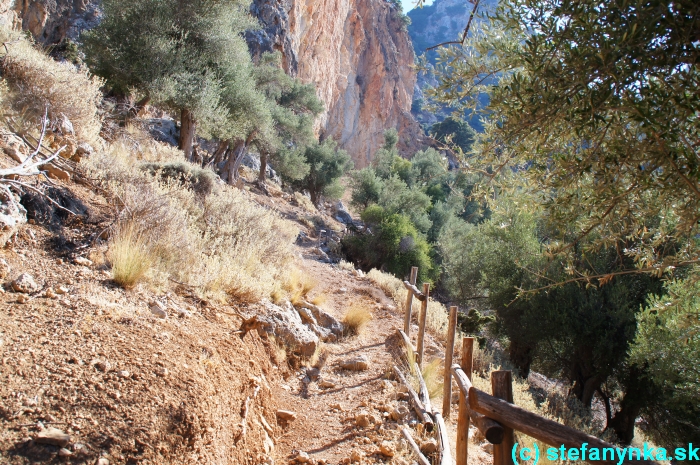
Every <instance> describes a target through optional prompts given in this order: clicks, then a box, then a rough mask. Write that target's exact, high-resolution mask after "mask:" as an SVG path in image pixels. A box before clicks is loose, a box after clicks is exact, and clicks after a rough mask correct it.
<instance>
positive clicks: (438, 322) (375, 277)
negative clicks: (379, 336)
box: [367, 269, 449, 342]
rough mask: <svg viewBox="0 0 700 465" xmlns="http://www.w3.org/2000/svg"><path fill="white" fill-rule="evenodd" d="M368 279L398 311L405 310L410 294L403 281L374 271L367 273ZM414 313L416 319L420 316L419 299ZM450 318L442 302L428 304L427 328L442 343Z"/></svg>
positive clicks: (413, 310)
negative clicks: (389, 298)
mask: <svg viewBox="0 0 700 465" xmlns="http://www.w3.org/2000/svg"><path fill="white" fill-rule="evenodd" d="M367 277H368V278H369V279H370V281H372V282H373V283H374V284H376V285H377V286H378V287H379V288H380V289H381V290H383V291H384V293H385V294H386V295H388V296H389V297H391V298H392V300H393V301H394V303H395V304H396V307H397V308H398V309H401V310H402V309H403V307H404V305H405V304H406V294H407V292H408V291H407V290H406V288H405V287H404V285H403V281H401V280H400V279H398V278H397V277H395V276H394V275H391V274H389V273H384V272H383V271H379V270H374V269H373V270H370V271H369V273H367ZM412 312H413V315H415V316H416V317H418V315H419V314H420V301H419V300H418V299H413V305H412ZM448 316H449V315H448V312H447V309H446V308H445V306H444V305H442V304H441V303H440V302H436V301H434V300H430V301H429V302H428V314H427V315H426V317H425V327H426V329H427V330H428V332H429V333H430V334H432V335H433V336H434V337H435V338H436V339H438V340H440V341H442V342H445V334H446V332H447V327H448V326H449V321H448Z"/></svg>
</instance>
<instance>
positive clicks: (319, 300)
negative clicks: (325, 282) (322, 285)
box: [311, 294, 328, 307]
mask: <svg viewBox="0 0 700 465" xmlns="http://www.w3.org/2000/svg"><path fill="white" fill-rule="evenodd" d="M327 301H328V296H327V295H326V294H317V295H315V296H313V298H312V299H311V303H312V304H314V305H316V306H317V307H320V306H321V305H323V304H325V303H326V302H327Z"/></svg>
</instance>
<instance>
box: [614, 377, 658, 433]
mask: <svg viewBox="0 0 700 465" xmlns="http://www.w3.org/2000/svg"><path fill="white" fill-rule="evenodd" d="M628 370H629V371H628V373H627V377H626V378H627V379H625V380H624V383H623V384H624V386H625V389H624V392H625V395H624V397H623V398H622V402H620V410H619V411H618V412H617V413H616V414H615V416H614V417H613V418H612V420H610V421H609V422H608V428H612V429H613V431H615V434H616V435H617V437H618V438H619V439H620V441H621V442H622V443H623V444H630V443H631V442H632V439H634V423H635V422H636V421H637V417H638V416H639V413H640V412H641V410H642V408H643V407H645V406H646V405H649V404H650V403H651V402H652V399H654V397H655V396H658V395H660V393H659V392H658V391H657V389H658V388H656V387H655V385H654V384H653V383H652V382H651V381H650V380H649V377H648V376H647V374H646V373H645V370H644V368H641V367H638V366H631V367H629V368H628Z"/></svg>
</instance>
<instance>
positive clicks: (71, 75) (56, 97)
mask: <svg viewBox="0 0 700 465" xmlns="http://www.w3.org/2000/svg"><path fill="white" fill-rule="evenodd" d="M0 42H3V43H5V44H7V51H6V50H5V48H3V49H2V50H1V52H2V53H3V54H4V56H3V61H2V73H3V77H4V78H5V79H6V80H7V82H8V83H9V85H10V86H9V89H10V96H9V97H10V100H11V103H12V105H13V106H14V107H15V108H16V109H17V110H19V111H21V112H22V113H23V114H24V115H25V117H28V119H29V120H30V121H31V122H33V123H35V124H36V123H37V122H38V121H39V120H40V119H41V117H42V116H43V115H44V111H45V110H46V108H47V107H48V114H49V119H50V120H51V123H52V124H54V125H57V124H58V123H59V122H60V121H61V120H62V119H64V118H67V119H68V120H70V122H71V123H72V124H73V129H74V130H75V135H76V136H77V137H78V138H79V139H81V140H84V141H86V142H90V143H95V142H96V141H97V140H98V137H99V134H100V129H101V127H102V122H101V120H100V117H99V116H98V105H99V104H100V102H101V101H102V92H101V90H100V88H101V87H102V85H103V82H102V80H101V79H99V78H97V77H94V76H91V75H90V73H89V72H88V71H87V70H86V69H83V68H76V67H75V66H73V65H71V64H69V63H59V62H57V61H55V60H53V59H51V58H50V57H48V56H47V55H46V54H45V53H44V52H43V51H41V50H40V49H39V48H38V47H37V46H36V45H35V44H34V43H33V42H31V41H30V40H29V39H28V38H27V36H25V35H24V34H22V33H20V32H16V31H8V30H7V29H4V28H3V29H0Z"/></svg>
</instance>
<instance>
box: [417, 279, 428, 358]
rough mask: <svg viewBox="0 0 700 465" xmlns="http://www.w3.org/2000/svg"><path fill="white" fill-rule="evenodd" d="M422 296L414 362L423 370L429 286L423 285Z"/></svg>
mask: <svg viewBox="0 0 700 465" xmlns="http://www.w3.org/2000/svg"><path fill="white" fill-rule="evenodd" d="M423 294H424V296H425V300H423V301H421V305H420V322H419V325H418V338H417V340H416V352H417V355H416V362H418V366H419V367H420V368H423V343H424V342H425V320H426V318H427V316H428V296H430V284H428V283H423Z"/></svg>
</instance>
